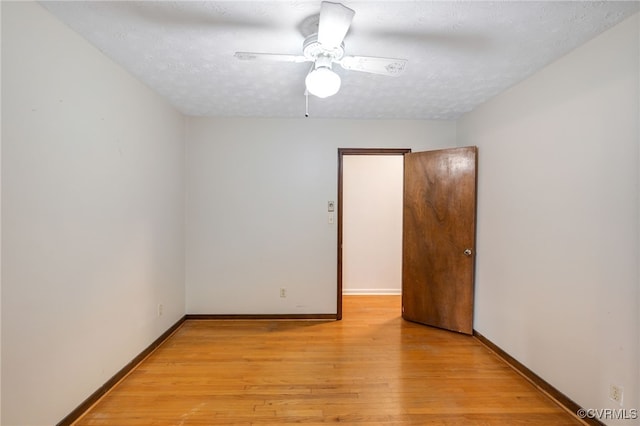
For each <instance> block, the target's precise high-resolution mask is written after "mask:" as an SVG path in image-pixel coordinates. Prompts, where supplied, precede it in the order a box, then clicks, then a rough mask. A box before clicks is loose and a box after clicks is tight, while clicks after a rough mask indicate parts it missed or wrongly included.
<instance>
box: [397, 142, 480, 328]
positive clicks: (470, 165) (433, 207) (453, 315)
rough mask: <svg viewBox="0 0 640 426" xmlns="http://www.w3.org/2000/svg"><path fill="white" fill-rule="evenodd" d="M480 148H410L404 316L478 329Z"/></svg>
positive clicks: (406, 168)
mask: <svg viewBox="0 0 640 426" xmlns="http://www.w3.org/2000/svg"><path fill="white" fill-rule="evenodd" d="M476 166H477V148H476V147H466V148H453V149H443V150H438V151H428V152H416V153H412V154H406V155H405V160H404V208H403V233H402V237H403V242H402V317H403V318H404V319H406V320H409V321H414V322H419V323H422V324H427V325H431V326H434V327H439V328H444V329H447V330H452V331H457V332H460V333H466V334H471V333H472V332H473V287H474V277H473V272H474V261H475V222H476V220H475V218H476Z"/></svg>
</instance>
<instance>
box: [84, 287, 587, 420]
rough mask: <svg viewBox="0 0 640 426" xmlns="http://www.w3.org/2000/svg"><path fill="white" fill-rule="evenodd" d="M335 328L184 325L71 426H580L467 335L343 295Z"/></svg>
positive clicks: (389, 305)
mask: <svg viewBox="0 0 640 426" xmlns="http://www.w3.org/2000/svg"><path fill="white" fill-rule="evenodd" d="M343 304H344V307H343V314H344V315H343V320H342V321H327V322H312V321H306V322H305V321H297V322H296V321H270V320H269V321H257V320H253V321H187V322H185V323H184V324H183V326H182V327H181V328H180V329H179V330H178V331H177V332H176V333H175V334H174V335H173V336H172V337H171V338H170V339H169V340H168V341H167V342H165V343H164V344H163V345H162V346H161V347H160V348H159V349H158V350H157V351H156V352H154V353H153V354H152V355H151V356H150V357H148V358H147V359H146V360H145V361H144V362H143V363H142V364H141V365H139V366H138V367H137V368H136V369H135V370H134V371H133V372H132V373H131V374H130V375H129V376H128V377H126V378H125V379H124V380H123V381H122V382H121V383H120V384H119V385H118V386H117V387H116V388H114V389H113V390H112V391H111V392H109V393H108V394H107V395H105V396H104V397H103V398H102V400H100V401H99V402H98V403H97V404H96V405H95V406H94V407H93V408H92V409H91V410H89V411H88V412H87V413H86V414H85V415H84V416H83V417H82V418H80V419H79V420H78V421H77V422H76V423H75V424H76V425H118V426H127V425H203V426H204V425H267V424H270V425H285V424H291V423H304V424H307V425H313V424H325V423H337V422H340V423H343V424H347V425H349V424H352V425H509V426H511V425H520V424H526V425H541V426H542V425H544V426H550V425H580V424H582V423H581V422H579V421H578V420H576V419H574V418H573V417H572V416H571V415H569V414H568V413H566V412H565V411H563V410H562V409H561V408H560V407H559V406H557V405H555V404H554V402H552V401H551V400H550V399H548V398H547V397H546V396H545V395H544V394H542V393H540V392H539V391H538V390H537V389H536V388H535V387H534V386H533V385H532V384H530V383H529V382H528V381H526V380H525V379H524V378H522V377H521V376H520V375H518V374H517V373H516V372H514V371H513V370H512V369H511V368H510V367H508V366H507V365H506V364H505V363H504V362H502V361H501V360H500V359H499V358H497V357H496V356H495V355H494V354H493V353H492V352H490V351H489V350H488V349H486V348H485V347H484V346H482V345H481V344H480V343H479V342H478V341H477V340H476V339H475V338H473V337H469V336H464V335H459V334H455V333H450V332H446V331H443V330H438V329H433V328H429V327H425V326H421V325H417V324H413V323H409V322H405V321H403V320H402V319H401V318H400V314H399V312H400V297H399V296H345V297H344V299H343Z"/></svg>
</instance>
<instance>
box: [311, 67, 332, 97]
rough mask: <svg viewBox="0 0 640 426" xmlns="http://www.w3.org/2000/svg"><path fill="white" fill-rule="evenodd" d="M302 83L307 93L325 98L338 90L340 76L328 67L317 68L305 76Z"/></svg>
mask: <svg viewBox="0 0 640 426" xmlns="http://www.w3.org/2000/svg"><path fill="white" fill-rule="evenodd" d="M304 83H305V85H306V87H307V90H308V91H309V93H311V94H312V95H314V96H317V97H319V98H327V97H329V96H333V95H335V94H336V93H338V90H340V76H339V75H338V74H336V73H335V72H333V71H331V68H328V67H318V68H316V69H314V70H312V71H311V72H310V73H309V74H307V78H305V80H304Z"/></svg>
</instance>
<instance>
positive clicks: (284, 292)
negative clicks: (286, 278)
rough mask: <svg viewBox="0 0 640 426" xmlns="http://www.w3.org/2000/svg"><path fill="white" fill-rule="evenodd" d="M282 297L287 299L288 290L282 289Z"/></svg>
mask: <svg viewBox="0 0 640 426" xmlns="http://www.w3.org/2000/svg"><path fill="white" fill-rule="evenodd" d="M280 297H287V289H286V288H284V287H281V288H280Z"/></svg>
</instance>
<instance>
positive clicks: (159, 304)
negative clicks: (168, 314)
mask: <svg viewBox="0 0 640 426" xmlns="http://www.w3.org/2000/svg"><path fill="white" fill-rule="evenodd" d="M163 313H164V305H163V304H162V303H158V316H159V317H161V316H162V314H163Z"/></svg>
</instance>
